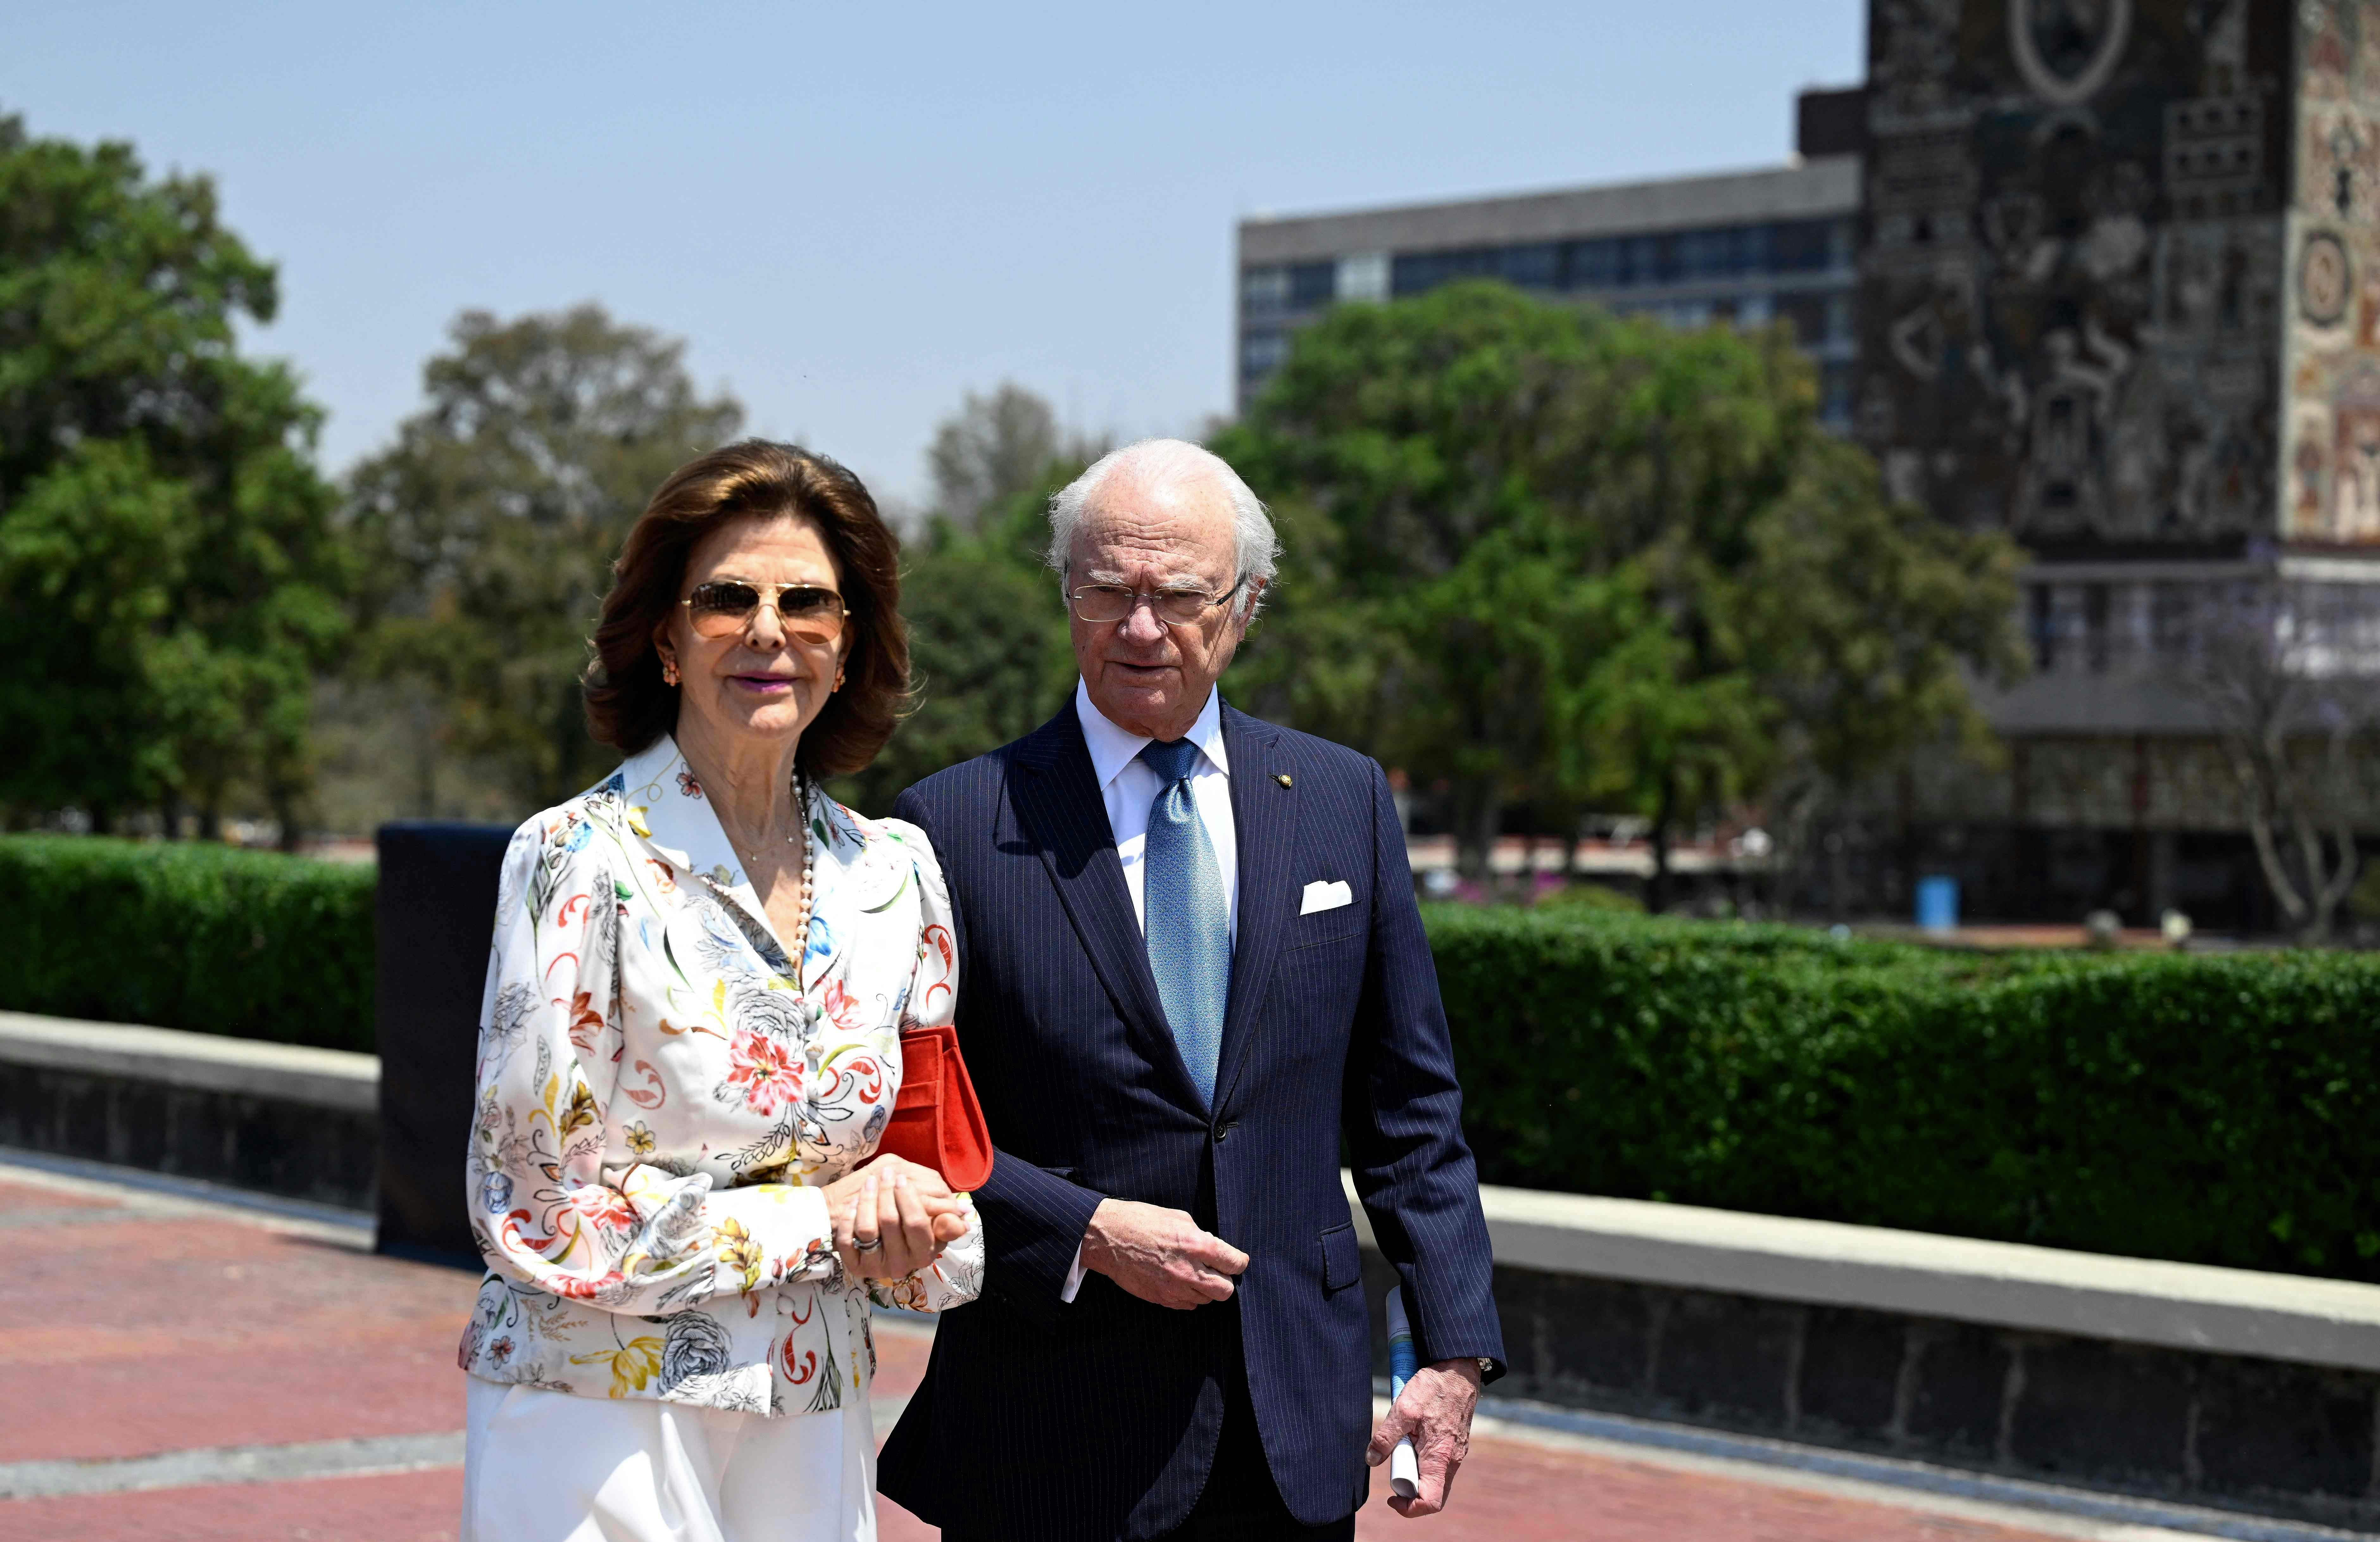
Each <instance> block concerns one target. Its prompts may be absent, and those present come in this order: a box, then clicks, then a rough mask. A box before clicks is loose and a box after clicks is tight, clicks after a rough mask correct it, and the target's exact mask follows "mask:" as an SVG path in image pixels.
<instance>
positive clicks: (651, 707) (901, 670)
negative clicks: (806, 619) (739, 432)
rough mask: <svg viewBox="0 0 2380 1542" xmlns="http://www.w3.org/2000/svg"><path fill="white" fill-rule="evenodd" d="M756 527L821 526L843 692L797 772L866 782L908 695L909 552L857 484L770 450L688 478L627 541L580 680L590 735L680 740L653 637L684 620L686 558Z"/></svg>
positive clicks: (627, 743)
mask: <svg viewBox="0 0 2380 1542" xmlns="http://www.w3.org/2000/svg"><path fill="white" fill-rule="evenodd" d="M754 517H757V518H762V519H771V518H784V517H792V518H796V519H806V520H807V521H809V522H810V523H811V524H812V525H815V526H817V527H818V530H819V534H820V536H821V537H822V538H823V539H824V540H825V541H826V549H827V551H828V552H829V553H830V554H831V555H832V557H833V558H834V566H835V575H836V579H837V581H838V582H839V583H840V584H841V585H842V587H843V604H844V613H845V614H846V617H847V619H846V620H845V621H844V634H843V635H844V666H843V688H842V689H841V690H838V691H836V692H835V693H834V694H833V695H832V696H830V697H828V698H827V701H826V706H825V707H823V708H822V709H820V711H819V715H818V719H817V721H816V722H812V723H811V724H810V725H809V727H808V729H807V730H806V731H805V732H804V733H803V735H802V743H801V748H800V749H799V750H798V751H796V752H795V763H796V764H798V765H799V766H800V767H801V769H802V770H803V771H807V772H808V773H810V774H811V775H813V776H841V775H845V774H848V773H849V772H852V771H860V770H863V769H865V768H866V767H867V765H868V762H869V761H871V760H873V759H876V752H877V751H878V750H880V749H882V748H883V747H884V741H885V740H887V739H889V738H891V737H892V729H893V727H894V725H895V724H896V723H897V722H899V721H900V713H901V708H902V705H903V703H904V702H905V700H906V698H907V696H908V691H909V633H908V628H907V627H906V626H905V625H902V622H901V562H900V553H901V547H900V542H899V541H898V540H896V539H895V538H894V537H893V534H892V531H891V530H890V529H888V528H885V524H884V520H883V517H882V516H880V515H879V514H878V513H877V512H876V500H875V499H873V498H871V497H869V496H868V489H867V488H866V487H864V486H862V485H861V484H860V480H859V479H858V478H857V477H855V476H853V475H852V474H851V473H850V472H849V471H847V470H845V469H844V467H842V466H840V465H838V464H837V463H836V462H834V461H832V460H830V459H828V458H827V457H826V456H824V455H813V454H811V453H810V452H809V451H807V450H805V449H803V448H801V447H800V446H799V445H795V444H779V443H773V442H771V441H769V440H765V439H747V440H744V441H742V442H740V443H735V444H730V445H728V446H726V447H725V448H724V449H718V450H713V451H711V452H710V454H709V455H700V456H698V457H696V458H695V459H693V460H690V461H688V462H686V464H685V465H684V466H681V467H678V468H677V469H676V470H675V471H674V472H672V473H671V474H670V479H669V480H667V481H665V482H663V483H662V485H661V491H659V492H655V493H654V494H653V497H652V502H651V503H650V504H646V505H645V512H644V513H643V514H642V515H641V516H638V517H637V523H636V526H635V528H632V529H630V530H629V531H628V539H627V540H626V541H625V543H624V544H623V545H622V546H621V548H620V559H619V561H617V562H615V563H613V565H612V591H611V592H610V593H609V594H606V595H605V596H604V597H603V617H602V620H601V622H600V623H599V624H598V625H596V628H595V637H594V644H595V658H594V661H593V662H591V663H589V665H588V666H587V673H586V674H585V675H584V676H583V677H582V678H581V681H580V685H581V687H582V688H583V690H584V692H585V694H586V698H587V728H588V732H589V733H591V734H593V735H595V737H596V738H597V739H598V740H599V741H601V743H603V744H607V745H610V746H611V747H613V748H614V749H617V750H619V751H620V752H621V753H622V754H624V755H634V754H637V752H638V751H640V750H642V749H644V748H646V747H648V746H650V744H651V743H652V742H653V741H654V740H655V739H658V738H660V737H661V736H662V735H664V734H667V733H671V732H673V731H674V730H675V728H676V727H677V708H678V693H677V692H676V691H675V690H674V688H672V687H671V686H668V685H665V684H663V682H662V662H661V655H660V653H659V652H658V651H657V650H655V649H654V647H653V634H654V633H655V632H656V631H658V630H659V629H660V628H661V626H662V624H663V623H664V622H666V621H668V620H669V619H670V615H671V613H672V612H673V611H674V610H675V609H676V608H677V602H678V589H679V588H680V587H681V586H683V585H684V583H685V582H686V559H687V558H688V556H690V555H691V554H692V553H693V551H694V549H695V548H696V547H697V546H698V545H700V544H701V543H702V540H703V538H704V537H706V536H708V535H710V532H711V531H713V530H715V529H717V528H719V527H721V526H722V525H724V524H726V523H728V522H729V521H730V520H735V519H745V518H754Z"/></svg>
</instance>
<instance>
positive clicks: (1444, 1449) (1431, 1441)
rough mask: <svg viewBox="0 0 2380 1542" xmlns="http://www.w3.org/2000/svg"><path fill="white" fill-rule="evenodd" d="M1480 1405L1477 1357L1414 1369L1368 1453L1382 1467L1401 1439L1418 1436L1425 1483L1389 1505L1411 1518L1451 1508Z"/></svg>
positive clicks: (1416, 1446)
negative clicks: (1409, 1496) (1456, 1477)
mask: <svg viewBox="0 0 2380 1542" xmlns="http://www.w3.org/2000/svg"><path fill="white" fill-rule="evenodd" d="M1478 1406H1479V1362H1478V1361H1476V1360H1440V1361H1439V1362H1438V1363H1437V1364H1436V1365H1431V1366H1423V1367H1422V1368H1421V1369H1419V1370H1417V1371H1415V1372H1414V1374H1413V1379H1412V1380H1410V1381H1408V1382H1406V1383H1405V1385H1404V1390H1403V1391H1401V1392H1399V1393H1398V1394H1397V1401H1396V1402H1394V1403H1392V1404H1390V1408H1389V1412H1388V1416H1387V1417H1385V1418H1383V1419H1382V1420H1381V1421H1380V1427H1379V1428H1378V1429H1376V1430H1374V1431H1372V1444H1371V1446H1370V1447H1369V1448H1368V1449H1366V1451H1365V1452H1364V1460H1365V1461H1366V1462H1368V1463H1371V1464H1372V1465H1373V1466H1375V1467H1377V1466H1378V1465H1379V1464H1380V1463H1383V1462H1386V1461H1387V1460H1388V1459H1389V1453H1390V1451H1394V1450H1396V1449H1397V1442H1398V1441H1399V1440H1402V1439H1404V1438H1405V1437H1406V1436H1408V1435H1410V1436H1412V1437H1413V1443H1414V1455H1415V1456H1416V1457H1418V1458H1419V1459H1420V1463H1421V1487H1420V1488H1419V1490H1418V1491H1417V1492H1416V1493H1415V1495H1414V1497H1413V1498H1412V1499H1409V1500H1396V1499H1392V1500H1390V1501H1389V1508H1390V1510H1393V1511H1395V1512H1397V1513H1398V1514H1400V1515H1402V1516H1403V1517H1405V1519H1407V1520H1409V1521H1412V1520H1419V1519H1420V1518H1421V1517H1422V1516H1424V1515H1435V1514H1437V1513H1438V1512H1439V1511H1441V1510H1444V1509H1445V1508H1446V1499H1447V1496H1448V1495H1449V1494H1451V1493H1452V1492H1453V1490H1454V1475H1455V1473H1456V1471H1457V1470H1458V1469H1460V1468H1461V1467H1462V1465H1463V1458H1464V1457H1466V1456H1469V1455H1470V1454H1471V1412H1472V1410H1473V1409H1475V1408H1476V1407H1478Z"/></svg>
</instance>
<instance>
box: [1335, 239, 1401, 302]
mask: <svg viewBox="0 0 2380 1542" xmlns="http://www.w3.org/2000/svg"><path fill="white" fill-rule="evenodd" d="M1338 283H1339V297H1340V298H1341V299H1342V300H1384V299H1387V298H1388V297H1389V254H1388V253H1387V252H1385V251H1359V252H1356V253H1354V254H1353V255H1352V256H1348V257H1342V258H1341V259H1339V275H1338Z"/></svg>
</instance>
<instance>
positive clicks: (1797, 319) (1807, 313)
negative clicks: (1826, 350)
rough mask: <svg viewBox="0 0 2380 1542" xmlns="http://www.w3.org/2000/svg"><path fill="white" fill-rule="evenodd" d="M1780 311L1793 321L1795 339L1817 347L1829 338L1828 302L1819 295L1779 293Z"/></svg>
mask: <svg viewBox="0 0 2380 1542" xmlns="http://www.w3.org/2000/svg"><path fill="white" fill-rule="evenodd" d="M1777 310H1778V313H1779V314H1780V315H1782V316H1783V317H1784V318H1785V319H1786V320H1787V321H1789V322H1792V323H1793V341H1794V342H1796V343H1798V344H1800V345H1801V346H1803V347H1805V348H1815V347H1816V346H1818V345H1819V344H1821V343H1823V342H1825V341H1826V340H1827V302H1826V299H1825V297H1822V296H1818V295H1779V296H1778V297H1777Z"/></svg>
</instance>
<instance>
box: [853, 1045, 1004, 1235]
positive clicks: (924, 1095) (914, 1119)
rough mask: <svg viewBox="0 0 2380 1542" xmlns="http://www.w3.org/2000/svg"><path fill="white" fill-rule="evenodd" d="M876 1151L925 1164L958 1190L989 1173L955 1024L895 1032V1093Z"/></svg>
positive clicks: (986, 1140) (987, 1144) (979, 1113)
mask: <svg viewBox="0 0 2380 1542" xmlns="http://www.w3.org/2000/svg"><path fill="white" fill-rule="evenodd" d="M876 1151H877V1154H878V1155H879V1156H881V1155H883V1154H884V1153H885V1152H888V1151H889V1152H891V1153H892V1155H894V1156H896V1157H899V1158H901V1159H902V1160H905V1161H913V1162H916V1163H917V1165H918V1166H919V1167H930V1168H932V1169H933V1170H934V1171H935V1172H939V1173H941V1175H942V1181H943V1182H944V1183H946V1184H950V1185H951V1187H952V1188H953V1189H954V1190H956V1191H957V1192H959V1193H961V1194H965V1193H966V1192H967V1191H969V1190H971V1189H977V1188H980V1187H982V1186H983V1181H984V1180H985V1179H986V1178H989V1177H990V1176H991V1131H990V1127H989V1126H987V1125H986V1124H985V1123H984V1122H983V1110H982V1108H981V1107H980V1106H979V1105H977V1102H976V1100H975V1084H974V1083H973V1082H971V1081H969V1080H967V1070H966V1062H965V1061H964V1060H962V1059H960V1058H959V1031H958V1029H956V1028H954V1027H952V1026H949V1025H947V1024H945V1025H943V1026H940V1027H932V1028H904V1029H903V1030H902V1031H901V1095H900V1096H899V1097H898V1098H896V1099H893V1103H892V1123H888V1124H886V1125H885V1126H884V1137H883V1138H882V1139H881V1140H880V1141H878V1142H877V1143H876Z"/></svg>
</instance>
